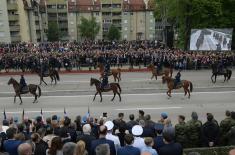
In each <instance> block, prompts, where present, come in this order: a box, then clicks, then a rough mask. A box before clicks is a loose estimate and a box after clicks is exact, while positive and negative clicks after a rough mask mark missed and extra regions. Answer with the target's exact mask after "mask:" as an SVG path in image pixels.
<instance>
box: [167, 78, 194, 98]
mask: <svg viewBox="0 0 235 155" xmlns="http://www.w3.org/2000/svg"><path fill="white" fill-rule="evenodd" d="M166 82H167V87H168V91H167V92H166V94H167V95H168V96H169V97H171V91H172V90H173V89H180V88H182V87H183V88H184V96H186V95H187V93H188V98H190V92H192V91H193V84H192V82H191V81H188V80H181V85H178V86H176V88H174V79H173V78H171V77H169V76H163V77H162V83H163V84H165V83H166Z"/></svg>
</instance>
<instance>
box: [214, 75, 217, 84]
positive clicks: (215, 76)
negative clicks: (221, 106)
mask: <svg viewBox="0 0 235 155" xmlns="http://www.w3.org/2000/svg"><path fill="white" fill-rule="evenodd" d="M216 78H217V75H215V81H214V83H216Z"/></svg>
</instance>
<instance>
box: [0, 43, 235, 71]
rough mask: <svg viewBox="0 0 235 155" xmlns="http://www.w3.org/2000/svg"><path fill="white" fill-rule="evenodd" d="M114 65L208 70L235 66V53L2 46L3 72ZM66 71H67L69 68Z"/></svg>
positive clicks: (133, 46) (155, 47)
mask: <svg viewBox="0 0 235 155" xmlns="http://www.w3.org/2000/svg"><path fill="white" fill-rule="evenodd" d="M107 57H108V58H109V59H110V62H111V65H113V66H119V67H122V66H123V65H128V66H130V67H133V66H147V65H148V64H150V63H155V64H158V63H165V64H171V65H173V66H174V67H175V68H176V69H178V68H181V69H200V68H208V67H210V64H211V63H212V62H214V61H218V60H219V61H220V60H221V61H223V62H224V64H226V65H227V66H231V65H235V63H234V62H235V52H232V51H226V52H211V51H209V52H208V51H204V52H203V51H199V52H198V51H183V50H180V49H167V48H162V47H161V46H159V44H158V42H156V41H129V42H127V41H121V42H105V41H97V42H91V41H84V42H53V43H18V44H0V69H6V71H9V69H14V70H19V69H22V70H25V69H32V67H38V66H40V65H41V64H42V62H44V63H45V64H48V66H51V67H53V68H59V69H60V68H62V67H66V66H67V67H70V68H76V69H81V67H84V66H89V67H90V68H91V67H93V66H94V68H96V66H97V62H101V63H103V62H104V61H105V59H106V58H107ZM67 67H66V68H67Z"/></svg>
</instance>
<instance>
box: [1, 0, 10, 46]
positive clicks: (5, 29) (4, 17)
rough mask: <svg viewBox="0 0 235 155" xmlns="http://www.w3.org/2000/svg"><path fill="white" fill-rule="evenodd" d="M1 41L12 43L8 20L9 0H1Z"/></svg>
mask: <svg viewBox="0 0 235 155" xmlns="http://www.w3.org/2000/svg"><path fill="white" fill-rule="evenodd" d="M0 4H1V5H0V42H4V43H10V42H11V36H10V27H9V20H8V10H7V1H6V0H0Z"/></svg>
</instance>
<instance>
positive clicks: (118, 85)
mask: <svg viewBox="0 0 235 155" xmlns="http://www.w3.org/2000/svg"><path fill="white" fill-rule="evenodd" d="M116 85H117V87H118V89H119V91H120V93H121V92H122V89H121V87H120V84H119V83H116Z"/></svg>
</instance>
